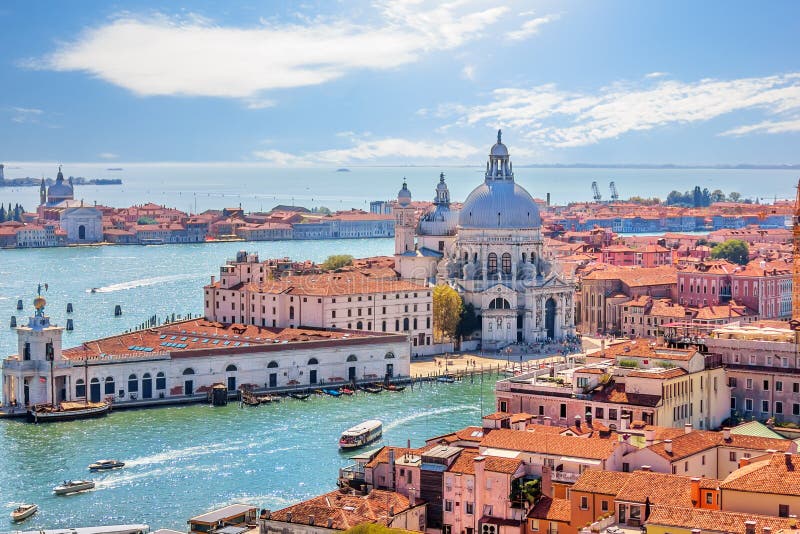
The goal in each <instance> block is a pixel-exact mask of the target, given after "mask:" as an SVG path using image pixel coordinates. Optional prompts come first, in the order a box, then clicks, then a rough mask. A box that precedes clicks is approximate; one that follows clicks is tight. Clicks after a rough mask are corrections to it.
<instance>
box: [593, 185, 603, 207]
mask: <svg viewBox="0 0 800 534" xmlns="http://www.w3.org/2000/svg"><path fill="white" fill-rule="evenodd" d="M592 192H593V193H594V201H595V202H598V203H599V202H600V200H602V198H603V196H602V195H601V194H600V188H599V187H597V182H592Z"/></svg>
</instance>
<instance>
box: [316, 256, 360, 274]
mask: <svg viewBox="0 0 800 534" xmlns="http://www.w3.org/2000/svg"><path fill="white" fill-rule="evenodd" d="M352 264H353V256H351V255H350V254H334V255H332V256H328V258H327V259H326V260H325V261H324V262H322V265H321V267H322V268H323V269H324V270H326V271H335V270H336V269H341V268H342V267H346V266H348V265H352Z"/></svg>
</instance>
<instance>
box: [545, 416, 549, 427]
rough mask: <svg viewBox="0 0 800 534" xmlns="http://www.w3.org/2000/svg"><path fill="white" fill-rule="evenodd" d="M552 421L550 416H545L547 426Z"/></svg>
mask: <svg viewBox="0 0 800 534" xmlns="http://www.w3.org/2000/svg"><path fill="white" fill-rule="evenodd" d="M550 421H551V419H550V417H545V418H544V425H545V426H550Z"/></svg>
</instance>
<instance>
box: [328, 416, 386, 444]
mask: <svg viewBox="0 0 800 534" xmlns="http://www.w3.org/2000/svg"><path fill="white" fill-rule="evenodd" d="M382 435H383V423H381V422H380V421H378V420H377V419H370V420H369V421H364V422H363V423H360V424H357V425H356V426H354V427H353V428H348V429H347V430H345V431H344V432H342V436H341V437H340V438H339V448H341V449H357V448H359V447H363V446H364V445H369V444H370V443H372V442H374V441H378V440H379V439H381V436H382Z"/></svg>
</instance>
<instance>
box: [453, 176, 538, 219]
mask: <svg viewBox="0 0 800 534" xmlns="http://www.w3.org/2000/svg"><path fill="white" fill-rule="evenodd" d="M458 224H459V225H460V226H461V227H462V228H486V229H492V228H536V227H539V226H541V224H542V218H541V216H540V215H539V207H538V206H537V205H536V203H535V202H534V201H533V197H531V195H530V194H529V193H528V192H527V191H525V189H524V188H522V187H520V186H519V185H517V184H516V183H514V182H512V181H495V180H490V181H487V182H485V183H483V184H481V185H479V186H478V187H476V188H475V189H474V190H473V191H472V193H470V194H469V196H468V197H467V200H465V201H464V206H463V207H462V208H461V213H460V215H459V218H458Z"/></svg>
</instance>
